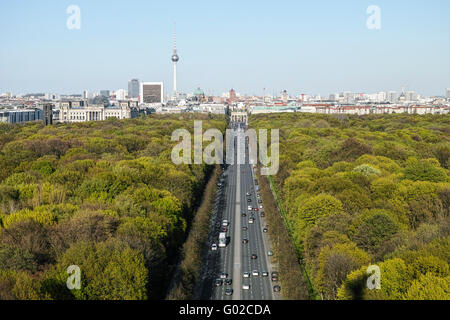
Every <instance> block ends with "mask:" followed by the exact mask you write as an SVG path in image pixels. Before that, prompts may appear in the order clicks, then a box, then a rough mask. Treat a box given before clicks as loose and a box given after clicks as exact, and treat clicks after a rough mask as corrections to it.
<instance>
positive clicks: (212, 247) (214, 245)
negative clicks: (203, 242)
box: [211, 243, 217, 251]
mask: <svg viewBox="0 0 450 320" xmlns="http://www.w3.org/2000/svg"><path fill="white" fill-rule="evenodd" d="M211 250H212V251H217V244H215V243H213V244H212V245H211Z"/></svg>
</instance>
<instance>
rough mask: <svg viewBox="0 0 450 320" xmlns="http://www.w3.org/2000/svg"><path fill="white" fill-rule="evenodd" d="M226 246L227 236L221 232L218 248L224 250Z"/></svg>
mask: <svg viewBox="0 0 450 320" xmlns="http://www.w3.org/2000/svg"><path fill="white" fill-rule="evenodd" d="M226 246H227V234H226V233H225V232H221V233H220V234H219V248H225V247H226Z"/></svg>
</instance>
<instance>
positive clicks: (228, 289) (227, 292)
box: [225, 288, 233, 296]
mask: <svg viewBox="0 0 450 320" xmlns="http://www.w3.org/2000/svg"><path fill="white" fill-rule="evenodd" d="M225 295H227V296H232V295H233V289H231V288H227V289H226V290H225Z"/></svg>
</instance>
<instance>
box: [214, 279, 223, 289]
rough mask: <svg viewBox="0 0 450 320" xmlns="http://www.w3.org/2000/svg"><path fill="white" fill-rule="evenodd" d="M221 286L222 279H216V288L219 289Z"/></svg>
mask: <svg viewBox="0 0 450 320" xmlns="http://www.w3.org/2000/svg"><path fill="white" fill-rule="evenodd" d="M222 284H223V281H222V279H216V287H221V286H222Z"/></svg>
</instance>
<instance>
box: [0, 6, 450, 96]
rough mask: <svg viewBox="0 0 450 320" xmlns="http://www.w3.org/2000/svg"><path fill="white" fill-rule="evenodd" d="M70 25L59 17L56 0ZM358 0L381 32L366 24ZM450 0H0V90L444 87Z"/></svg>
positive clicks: (449, 74)
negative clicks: (75, 9) (72, 20)
mask: <svg viewBox="0 0 450 320" xmlns="http://www.w3.org/2000/svg"><path fill="white" fill-rule="evenodd" d="M72 4H74V5H77V6H79V7H80V9H81V29H80V30H69V29H68V28H67V27H66V21H67V18H68V17H69V16H70V15H69V14H67V13H66V10H67V7H68V6H70V5H72ZM370 5H377V6H379V7H380V9H381V30H369V29H368V28H367V27H366V21H367V19H368V17H369V15H368V14H367V13H366V10H367V8H368V7H369V6H370ZM448 12H450V2H449V1H446V0H429V1H406V0H397V1H387V0H379V1H378V0H370V1H365V0H362V1H354V0H343V1H332V0H318V1H314V2H313V1H296V0H290V1H288V0H281V1H278V2H274V1H261V0H259V1H256V0H249V1H235V0H230V1H226V2H220V3H218V2H216V1H207V0H198V1H189V2H188V1H179V0H173V1H171V2H166V1H140V0H128V1H114V2H112V1H106V0H97V1H87V0H74V1H65V0H64V1H51V0H45V1H29V0H17V1H2V2H0V36H1V39H2V41H3V42H2V45H1V46H0V70H1V72H0V93H1V92H7V91H11V92H13V93H31V92H55V93H56V92H57V93H62V94H71V93H81V92H82V91H83V90H102V89H111V90H115V89H119V88H124V89H127V83H128V80H130V79H132V78H138V79H140V80H143V81H163V82H164V86H165V92H166V93H169V92H171V90H172V63H171V60H170V57H171V54H172V46H173V24H174V22H176V23H177V35H178V37H177V38H178V39H177V47H178V54H179V56H180V61H179V63H178V88H179V91H180V92H187V93H189V92H192V91H193V90H194V89H195V88H196V87H197V86H201V87H202V89H203V90H204V91H205V93H207V94H214V95H220V94H221V93H222V92H226V91H228V90H229V89H230V88H235V89H236V91H237V92H239V93H243V94H244V93H245V94H256V95H262V94H263V88H266V94H273V93H275V94H278V93H279V92H280V91H281V90H283V89H286V90H287V91H288V93H289V94H291V95H298V94H300V93H308V94H321V95H328V94H329V93H332V92H341V91H352V92H377V91H389V90H395V91H397V92H400V91H401V89H402V87H405V89H407V90H414V91H417V92H418V93H420V94H424V95H443V94H444V90H445V88H447V87H450V59H449V57H448V53H449V52H450V19H448Z"/></svg>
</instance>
